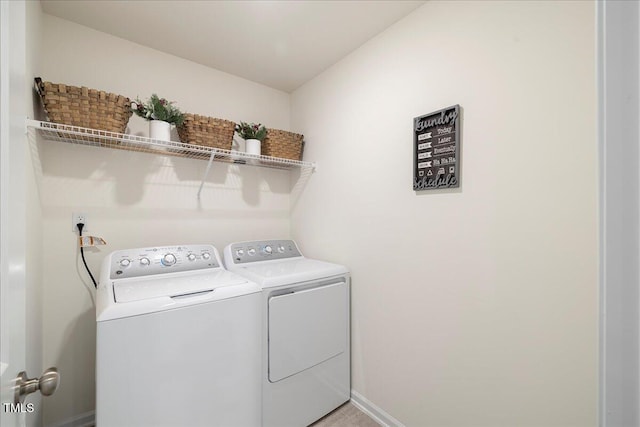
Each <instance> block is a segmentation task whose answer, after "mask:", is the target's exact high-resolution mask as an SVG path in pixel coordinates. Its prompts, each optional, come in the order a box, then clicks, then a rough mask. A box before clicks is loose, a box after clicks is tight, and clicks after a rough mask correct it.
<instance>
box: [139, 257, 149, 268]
mask: <svg viewBox="0 0 640 427" xmlns="http://www.w3.org/2000/svg"><path fill="white" fill-rule="evenodd" d="M149 264H151V261H150V260H149V258H147V257H142V258H140V265H145V266H146V265H149Z"/></svg>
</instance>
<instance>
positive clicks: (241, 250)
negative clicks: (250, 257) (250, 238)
mask: <svg viewBox="0 0 640 427" xmlns="http://www.w3.org/2000/svg"><path fill="white" fill-rule="evenodd" d="M242 255H244V249H238V250H236V256H242Z"/></svg>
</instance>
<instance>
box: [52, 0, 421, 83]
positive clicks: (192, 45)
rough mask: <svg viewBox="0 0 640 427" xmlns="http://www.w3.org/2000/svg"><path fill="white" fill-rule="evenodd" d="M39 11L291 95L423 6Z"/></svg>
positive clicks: (141, 4) (184, 5)
mask: <svg viewBox="0 0 640 427" xmlns="http://www.w3.org/2000/svg"><path fill="white" fill-rule="evenodd" d="M41 3H42V7H43V10H44V12H45V13H48V14H51V15H55V16H58V17H60V18H63V19H66V20H69V21H73V22H76V23H78V24H81V25H85V26H87V27H90V28H94V29H96V30H99V31H102V32H105V33H109V34H112V35H114V36H117V37H121V38H124V39H127V40H130V41H132V42H135V43H138V44H141V45H144V46H148V47H151V48H153V49H157V50H160V51H163V52H166V53H170V54H172V55H175V56H179V57H181V58H185V59H188V60H191V61H194V62H197V63H200V64H203V65H206V66H209V67H211V68H215V69H218V70H221V71H225V72H227V73H230V74H234V75H236V76H240V77H244V78H245V79H248V80H252V81H255V82H258V83H262V84H264V85H267V86H270V87H273V88H276V89H280V90H283V91H286V92H291V91H293V90H295V89H296V88H298V87H299V86H300V85H302V84H304V83H305V82H307V81H309V80H310V79H312V78H313V77H315V76H317V75H318V74H320V73H321V72H322V71H324V70H326V69H327V68H329V67H330V66H331V65H333V64H335V63H336V62H338V61H339V60H340V59H342V58H344V57H345V56H346V55H348V54H349V53H350V52H352V51H353V50H355V49H356V48H357V47H359V46H360V45H362V44H363V43H364V42H366V41H367V40H369V39H370V38H372V37H374V36H375V35H376V34H378V33H380V32H382V31H383V30H384V29H386V28H388V27H389V26H390V25H392V24H393V23H395V22H397V21H398V20H400V19H401V18H403V17H404V16H406V15H408V14H409V13H410V12H411V11H413V10H414V9H416V8H417V7H419V6H421V5H422V4H423V3H424V1H399V0H397V1H358V0H356V1H336V0H333V1H317V0H316V1H302V0H299V1H293V0H290V1H266V0H259V1H258V0H256V1H190V0H182V1H180V0H174V1H140V0H138V1H77V0H42V1H41Z"/></svg>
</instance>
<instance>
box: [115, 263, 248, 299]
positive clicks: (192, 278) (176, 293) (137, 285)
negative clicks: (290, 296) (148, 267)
mask: <svg viewBox="0 0 640 427" xmlns="http://www.w3.org/2000/svg"><path fill="white" fill-rule="evenodd" d="M243 283H247V280H245V279H244V278H242V277H240V276H238V275H236V274H232V273H230V272H228V271H226V270H222V269H218V270H211V271H210V272H207V273H201V272H195V274H188V273H186V274H185V273H178V274H176V273H173V274H166V275H162V276H158V275H156V276H147V277H135V278H131V279H125V280H118V281H114V282H113V294H114V300H115V302H116V303H127V302H133V301H140V300H147V299H152V298H158V297H173V298H175V297H180V296H186V295H192V294H197V293H202V292H206V291H211V290H213V289H216V288H220V287H225V286H235V285H240V284H243Z"/></svg>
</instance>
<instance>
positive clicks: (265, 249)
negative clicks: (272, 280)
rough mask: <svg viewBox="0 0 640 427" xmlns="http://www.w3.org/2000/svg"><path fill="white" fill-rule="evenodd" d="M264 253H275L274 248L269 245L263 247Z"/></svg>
mask: <svg viewBox="0 0 640 427" xmlns="http://www.w3.org/2000/svg"><path fill="white" fill-rule="evenodd" d="M262 253H264V254H265V255H271V254H272V253H273V248H272V247H271V246H269V245H267V246H265V247H264V248H262Z"/></svg>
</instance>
